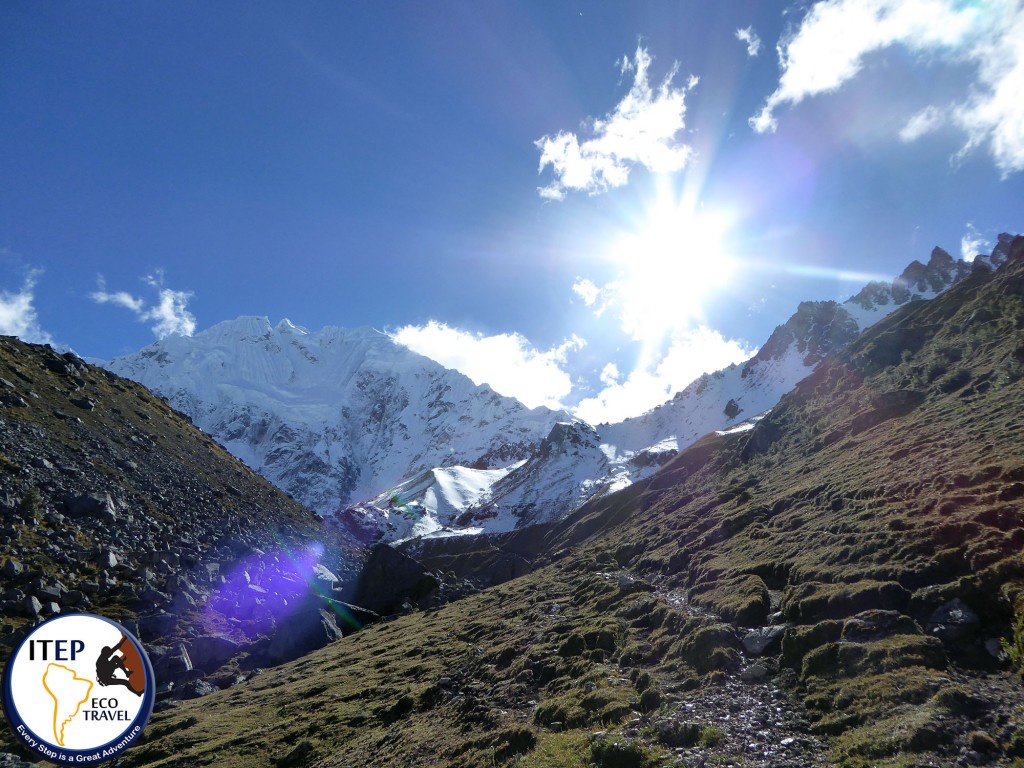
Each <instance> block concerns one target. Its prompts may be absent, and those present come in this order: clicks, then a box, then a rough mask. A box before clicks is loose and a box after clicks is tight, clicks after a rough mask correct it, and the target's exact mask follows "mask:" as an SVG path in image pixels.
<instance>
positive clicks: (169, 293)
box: [89, 271, 196, 339]
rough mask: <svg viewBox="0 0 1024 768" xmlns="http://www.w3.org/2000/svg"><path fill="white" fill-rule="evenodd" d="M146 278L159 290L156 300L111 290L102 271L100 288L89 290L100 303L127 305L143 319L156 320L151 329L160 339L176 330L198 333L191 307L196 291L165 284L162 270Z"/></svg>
mask: <svg viewBox="0 0 1024 768" xmlns="http://www.w3.org/2000/svg"><path fill="white" fill-rule="evenodd" d="M144 282H145V283H146V285H148V286H149V287H150V288H153V289H154V290H155V291H156V301H155V302H153V303H148V302H147V301H146V300H145V299H143V298H142V297H139V296H133V295H132V294H130V293H128V292H127V291H114V292H109V291H107V286H106V282H105V281H104V279H103V276H102V275H101V276H100V277H98V278H97V289H96V290H95V291H93V292H92V293H90V294H89V298H90V299H92V300H93V301H95V302H96V303H97V304H114V305H115V306H119V307H124V308H125V309H128V310H130V311H131V312H133V313H134V314H135V316H136V318H137V319H138V320H139V321H141V322H144V323H148V322H152V323H153V325H152V326H150V329H151V330H152V331H153V335H154V336H156V337H157V338H158V339H162V338H164V337H165V336H170V335H171V334H175V333H177V334H180V335H182V336H191V335H192V334H193V333H195V330H196V318H195V316H194V315H193V314H192V313H191V312H189V311H188V302H189V300H190V299H191V298H192V292H191V291H175V290H173V289H171V288H167V287H165V286H164V275H163V272H161V271H157V272H156V273H154V274H152V275H147V276H146V277H145V278H144Z"/></svg>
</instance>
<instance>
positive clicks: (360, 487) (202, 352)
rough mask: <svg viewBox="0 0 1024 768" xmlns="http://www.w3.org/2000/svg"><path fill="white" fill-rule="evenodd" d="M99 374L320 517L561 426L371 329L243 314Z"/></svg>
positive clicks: (521, 446) (531, 442)
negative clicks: (155, 401) (144, 393)
mask: <svg viewBox="0 0 1024 768" xmlns="http://www.w3.org/2000/svg"><path fill="white" fill-rule="evenodd" d="M108 368H110V370H112V371H114V372H115V373H119V374H121V375H123V376H125V377H127V378H131V379H134V380H136V381H138V382H140V383H142V384H144V385H146V386H147V387H149V388H150V389H152V390H153V391H155V392H157V393H158V394H160V395H162V396H164V397H166V398H167V399H168V400H169V401H170V402H171V404H172V405H174V407H175V408H177V409H178V410H180V411H182V412H184V413H185V414H187V415H188V416H189V417H190V418H191V419H192V421H193V422H194V423H195V424H196V425H197V426H199V427H200V428H201V429H203V430H204V431H206V432H207V433H209V434H211V435H212V436H214V437H215V438H216V439H217V440H219V441H220V442H221V443H222V444H223V445H224V446H225V447H226V448H227V449H228V450H230V451H231V452H232V453H234V454H235V455H236V456H238V457H239V458H240V459H242V460H243V461H244V462H245V463H246V464H248V465H249V466H251V467H253V468H254V469H256V470H258V471H259V472H261V473H262V474H263V475H264V476H265V477H267V478H268V479H269V480H271V481H272V482H274V483H275V484H276V485H277V486H278V487H280V488H282V489H284V490H285V491H287V492H289V493H290V494H292V495H293V496H295V497H296V498H297V499H299V500H300V501H302V502H303V503H304V504H306V505H307V506H308V507H310V508H311V509H313V510H315V511H317V512H319V513H321V514H324V515H328V514H331V513H334V512H335V511H337V510H339V509H344V508H345V507H347V506H348V505H349V504H352V503H355V502H358V501H360V500H363V499H369V498H373V497H375V496H377V495H378V494H380V493H382V492H383V491H386V490H388V489H390V488H392V487H393V486H395V485H398V484H399V483H401V482H402V481H405V480H407V479H410V478H413V477H415V476H417V475H419V474H421V473H424V472H429V471H430V470H432V469H433V468H435V467H452V466H457V465H465V466H477V467H487V468H491V469H496V468H502V467H507V466H508V465H510V464H513V463H515V462H517V461H522V460H523V459H525V458H527V457H528V456H529V455H531V454H532V451H533V450H534V449H535V448H536V446H538V445H539V444H540V443H541V442H542V441H543V440H544V438H545V437H547V435H548V433H549V432H550V431H551V429H552V427H553V426H554V425H555V424H556V423H558V422H559V421H566V420H569V419H571V417H570V416H569V415H568V414H567V413H565V412H558V411H552V410H550V409H547V408H535V409H528V408H527V407H526V406H525V405H523V404H522V403H520V402H519V401H518V400H515V399H513V398H509V397H503V396H501V395H499V394H497V393H496V392H494V390H492V389H491V388H490V387H487V386H476V385H475V384H473V382H472V381H471V380H470V379H469V378H467V377H466V376H464V375H462V374H460V373H458V372H456V371H452V370H449V369H446V368H444V367H442V366H441V365H439V364H438V363H436V362H434V361H433V360H430V359H429V358H426V357H423V356H422V355H419V354H416V353H415V352H412V351H410V350H408V349H407V348H405V347H403V346H401V345H399V344H396V343H395V342H394V341H392V340H391V338H390V337H388V336H387V335H386V334H384V333H381V332H379V331H375V330H372V329H368V328H358V329H354V330H345V329H341V328H330V327H329V328H324V329H323V330H320V331H317V332H315V333H310V332H309V331H307V330H305V329H304V328H300V327H298V326H296V325H293V324H292V323H290V322H289V321H287V320H283V321H281V322H280V323H279V324H278V325H277V326H276V327H275V326H272V325H271V324H270V321H269V320H268V319H267V318H265V317H241V318H238V319H237V320H232V321H228V322H223V323H219V324H218V325H215V326H213V327H212V328H209V329H207V330H205V331H203V332H201V333H198V334H196V335H195V336H192V337H188V338H186V337H181V336H170V337H167V338H165V339H162V340H161V341H158V342H156V343H154V344H151V345H150V346H148V347H146V348H145V349H143V350H141V351H140V352H138V353H136V354H134V355H130V356H128V357H122V358H118V359H115V360H113V361H111V362H110V363H109V365H108Z"/></svg>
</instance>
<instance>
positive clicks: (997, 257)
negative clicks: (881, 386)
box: [597, 234, 1013, 466]
mask: <svg viewBox="0 0 1024 768" xmlns="http://www.w3.org/2000/svg"><path fill="white" fill-rule="evenodd" d="M1012 240H1013V236H1012V235H1007V234H1002V235H1000V236H999V239H998V242H997V244H996V246H995V248H994V249H993V251H992V254H991V255H990V256H984V255H978V256H977V257H976V258H975V259H974V261H973V262H966V261H963V260H954V259H953V257H952V256H950V255H949V254H948V253H947V252H946V251H944V250H942V249H941V248H935V249H934V250H933V251H932V253H931V257H930V258H929V260H928V263H927V264H922V263H921V262H919V261H917V260H914V261H912V262H911V263H910V264H909V265H908V266H907V268H906V269H905V270H903V273H902V274H901V275H900V276H899V277H897V278H896V279H895V280H893V281H892V282H891V283H885V282H881V281H875V282H871V283H868V284H867V285H866V286H864V288H863V289H862V290H861V291H859V292H858V293H857V294H856V295H855V296H852V297H851V298H849V299H847V300H846V301H845V302H843V303H842V304H837V303H836V302H834V301H807V302H802V303H801V304H800V306H799V307H798V308H797V311H796V312H795V313H794V314H793V315H792V317H790V318H789V320H787V321H786V322H785V323H784V324H783V325H780V326H778V327H777V328H776V329H775V330H774V331H773V332H772V335H771V336H770V337H769V338H768V341H766V342H765V343H764V345H763V346H762V347H761V348H760V349H759V350H758V351H757V353H756V354H755V355H754V356H753V357H752V358H750V359H749V360H747V361H746V362H744V363H740V364H738V365H732V366H729V367H728V368H724V369H722V370H720V371H716V372H714V373H712V374H707V375H704V376H701V377H700V378H699V379H697V380H696V381H694V382H693V383H691V384H690V385H688V386H687V387H686V388H685V389H683V390H682V391H680V392H677V393H676V394H675V396H674V397H673V398H672V399H671V400H670V401H668V402H667V403H664V404H662V405H659V406H657V407H655V408H653V409H651V410H650V411H648V412H647V413H644V414H642V415H640V416H636V417H634V418H630V419H626V420H625V421H623V422H620V423H618V424H610V425H605V424H601V425H598V427H597V429H598V432H600V434H601V438H602V443H603V444H604V446H605V452H606V454H607V455H608V456H609V458H610V459H611V461H612V464H613V466H614V465H619V464H622V463H635V462H636V461H637V460H641V461H643V459H644V458H645V456H650V457H652V458H653V457H662V461H664V460H667V458H670V457H671V455H674V453H675V451H679V450H682V449H683V448H685V447H686V446H688V445H690V444H692V443H693V442H694V441H696V440H697V439H698V438H700V437H701V436H703V435H706V434H707V433H709V432H711V431H714V430H727V429H731V428H734V427H735V426H737V425H738V424H741V423H743V422H744V421H746V420H747V419H749V418H751V417H753V416H757V415H759V414H761V413H763V412H764V411H766V410H768V409H769V408H771V407H772V406H774V405H775V403H777V402H778V401H779V398H780V397H782V395H784V394H785V393H786V392H788V391H789V390H791V389H792V388H793V387H794V386H795V385H796V383H797V382H798V381H800V380H801V379H803V378H804V377H806V376H808V375H809V374H810V373H811V371H813V370H814V367H815V366H816V365H817V364H818V363H819V362H820V361H821V360H822V359H823V358H824V357H825V356H826V355H827V354H829V353H830V352H832V351H833V350H835V349H838V348H840V347H842V346H845V345H846V344H848V343H849V342H850V341H852V340H853V339H854V338H855V337H856V336H857V335H858V334H859V333H860V332H861V331H863V330H864V329H866V328H868V327H869V326H871V325H873V324H875V323H877V322H878V321H879V320H881V319H882V318H883V317H885V316H886V315H889V314H891V313H892V312H895V311H896V310H897V309H899V308H900V307H901V306H903V305H904V304H906V303H907V302H910V301H918V300H922V299H931V298H934V297H935V296H937V295H939V294H940V293H941V292H942V291H944V290H946V289H947V288H949V287H950V286H951V285H953V284H954V283H956V282H957V281H959V280H961V279H963V278H964V277H966V276H967V275H968V274H970V273H971V271H972V270H974V269H995V268H997V267H999V266H1000V265H1002V264H1003V263H1004V262H1005V261H1006V258H1007V255H1008V253H1009V246H1010V242H1011V241H1012ZM643 463H644V464H648V463H649V461H643Z"/></svg>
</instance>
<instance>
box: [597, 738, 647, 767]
mask: <svg viewBox="0 0 1024 768" xmlns="http://www.w3.org/2000/svg"><path fill="white" fill-rule="evenodd" d="M590 759H591V760H592V761H593V763H594V765H595V766H596V768H644V766H647V765H650V763H651V759H652V756H651V752H650V750H649V749H648V748H647V747H645V746H644V745H643V744H640V743H638V742H635V741H609V740H607V739H604V740H601V741H595V742H593V743H592V744H591V745H590Z"/></svg>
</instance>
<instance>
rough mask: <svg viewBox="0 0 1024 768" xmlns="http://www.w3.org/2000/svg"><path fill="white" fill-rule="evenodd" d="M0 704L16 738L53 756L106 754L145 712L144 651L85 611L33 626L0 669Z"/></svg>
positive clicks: (61, 759)
mask: <svg viewBox="0 0 1024 768" xmlns="http://www.w3.org/2000/svg"><path fill="white" fill-rule="evenodd" d="M3 689H4V690H3V705H4V713H5V714H6V715H7V720H8V722H9V723H10V724H11V727H12V728H13V729H14V732H15V734H16V735H17V736H18V739H19V740H20V741H21V742H22V743H23V744H24V745H25V746H27V747H28V748H29V749H32V750H34V751H36V752H38V753H39V754H40V755H42V756H43V757H45V758H46V759H47V760H50V761H52V762H55V763H76V764H79V765H81V764H88V763H99V762H102V761H104V760H108V759H110V758H112V757H114V756H115V755H117V754H118V753H120V752H121V751H122V750H123V749H125V748H127V747H128V746H130V745H131V744H132V743H134V742H135V740H136V739H138V737H139V734H140V733H142V729H143V728H144V727H145V725H146V722H147V721H148V720H149V716H150V715H151V714H152V712H153V700H154V698H155V691H156V686H155V681H154V679H153V667H152V665H151V664H150V663H149V658H148V657H147V656H146V652H145V650H143V648H142V645H141V644H140V643H139V641H138V640H136V639H135V637H133V636H132V635H131V633H129V632H128V631H127V630H126V629H125V628H124V627H122V626H121V625H120V624H117V623H115V622H113V621H111V620H110V619H106V618H103V617H102V616H95V615H92V614H86V613H77V614H70V615H64V616H57V617H55V618H52V619H50V620H49V621H47V622H44V623H43V624H40V625H39V626H38V627H36V628H34V629H33V630H32V631H31V632H29V634H28V635H27V636H26V637H25V638H24V639H23V640H22V641H21V643H20V644H19V645H18V647H17V649H15V651H14V653H13V654H12V655H11V658H10V659H9V660H8V662H7V667H6V669H5V670H4V682H3Z"/></svg>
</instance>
